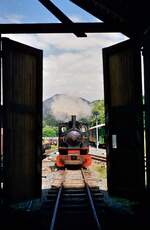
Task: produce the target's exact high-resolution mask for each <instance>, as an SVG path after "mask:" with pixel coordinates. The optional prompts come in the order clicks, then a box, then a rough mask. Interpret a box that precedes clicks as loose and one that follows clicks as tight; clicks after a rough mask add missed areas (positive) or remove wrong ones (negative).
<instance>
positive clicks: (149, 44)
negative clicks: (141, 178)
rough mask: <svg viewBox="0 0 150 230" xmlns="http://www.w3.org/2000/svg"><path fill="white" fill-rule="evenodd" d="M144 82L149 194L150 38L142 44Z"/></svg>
mask: <svg viewBox="0 0 150 230" xmlns="http://www.w3.org/2000/svg"><path fill="white" fill-rule="evenodd" d="M143 56H144V81H145V84H144V85H145V131H146V132H145V133H146V172H147V190H148V192H149V193H150V36H147V37H146V38H145V40H144V44H143Z"/></svg>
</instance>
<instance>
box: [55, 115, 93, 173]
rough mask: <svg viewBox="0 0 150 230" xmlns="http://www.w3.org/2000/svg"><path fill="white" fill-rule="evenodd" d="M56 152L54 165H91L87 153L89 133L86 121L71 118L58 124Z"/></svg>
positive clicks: (60, 166) (84, 166)
mask: <svg viewBox="0 0 150 230" xmlns="http://www.w3.org/2000/svg"><path fill="white" fill-rule="evenodd" d="M58 142H59V144H58V152H59V155H58V156H57V157H56V166H57V167H58V168H62V167H67V166H80V167H83V168H87V167H88V166H90V165H91V162H92V160H91V156H90V155H89V154H88V153H89V133H88V126H87V124H86V123H82V122H79V121H77V120H76V116H75V115H73V116H72V119H71V120H70V121H69V122H66V123H60V124H59V139H58Z"/></svg>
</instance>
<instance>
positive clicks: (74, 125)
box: [72, 115, 76, 129]
mask: <svg viewBox="0 0 150 230" xmlns="http://www.w3.org/2000/svg"><path fill="white" fill-rule="evenodd" d="M75 127H76V115H72V128H73V129H75Z"/></svg>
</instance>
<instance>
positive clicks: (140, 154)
mask: <svg viewBox="0 0 150 230" xmlns="http://www.w3.org/2000/svg"><path fill="white" fill-rule="evenodd" d="M103 68H104V95H105V111H106V114H105V118H106V143H107V179H108V180H107V181H108V191H109V192H110V193H111V194H114V195H121V196H122V197H126V196H136V195H137V196H138V195H139V194H141V193H142V192H143V191H144V188H145V176H144V143H143V140H144V138H143V111H142V81H141V56H140V49H139V48H138V47H137V46H136V44H135V43H134V42H132V41H130V40H127V41H125V42H122V43H119V44H117V45H114V46H111V47H108V48H104V49H103Z"/></svg>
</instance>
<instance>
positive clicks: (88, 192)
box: [81, 169, 102, 230]
mask: <svg viewBox="0 0 150 230" xmlns="http://www.w3.org/2000/svg"><path fill="white" fill-rule="evenodd" d="M81 173H82V176H83V179H84V183H85V187H86V190H87V195H88V198H89V201H90V202H89V203H90V206H91V209H92V214H93V217H94V220H95V223H96V227H97V229H98V230H101V229H102V228H101V224H100V222H99V219H98V217H97V213H96V209H95V206H94V202H93V198H92V195H91V191H90V189H89V186H88V184H87V182H86V178H85V175H84V172H83V169H81Z"/></svg>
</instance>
